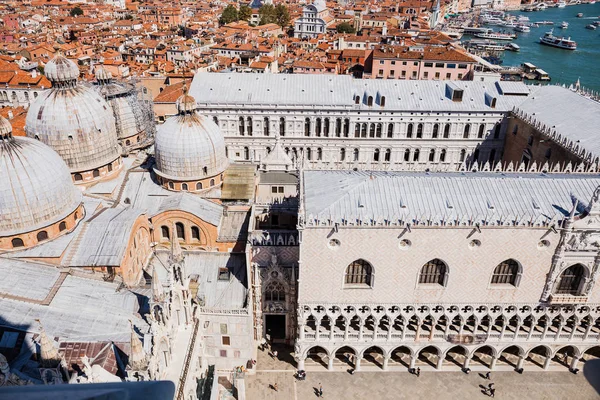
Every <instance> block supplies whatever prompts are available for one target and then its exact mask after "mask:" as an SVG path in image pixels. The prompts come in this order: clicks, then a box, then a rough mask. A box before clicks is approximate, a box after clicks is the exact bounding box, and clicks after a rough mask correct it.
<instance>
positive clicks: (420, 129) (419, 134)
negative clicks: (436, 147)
mask: <svg viewBox="0 0 600 400" xmlns="http://www.w3.org/2000/svg"><path fill="white" fill-rule="evenodd" d="M422 137H423V124H422V123H419V124H418V125H417V139H421V138H422Z"/></svg>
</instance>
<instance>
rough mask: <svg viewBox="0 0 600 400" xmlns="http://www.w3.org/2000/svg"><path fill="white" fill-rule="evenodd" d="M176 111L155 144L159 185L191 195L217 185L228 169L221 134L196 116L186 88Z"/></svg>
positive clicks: (208, 121) (208, 120) (158, 134)
mask: <svg viewBox="0 0 600 400" xmlns="http://www.w3.org/2000/svg"><path fill="white" fill-rule="evenodd" d="M177 110H178V114H177V115H176V116H173V117H170V118H168V119H167V121H166V122H165V123H164V124H163V125H161V126H160V127H159V128H158V131H157V133H156V138H155V140H154V152H155V159H156V166H155V167H154V172H155V173H156V175H157V179H158V181H159V183H160V184H161V185H162V186H164V187H165V188H166V189H169V190H174V191H190V192H197V191H200V190H204V189H208V188H212V187H215V186H218V185H220V184H221V183H222V179H223V171H225V169H227V167H228V166H229V160H228V159H227V156H226V154H225V139H224V138H223V135H222V134H221V130H220V129H219V127H218V126H217V124H215V123H214V122H213V121H212V120H211V119H209V118H207V117H205V116H203V115H200V114H198V113H197V112H196V100H194V98H193V97H192V96H190V95H189V94H188V93H187V87H186V86H185V85H184V88H183V95H182V96H181V97H179V99H178V100H177Z"/></svg>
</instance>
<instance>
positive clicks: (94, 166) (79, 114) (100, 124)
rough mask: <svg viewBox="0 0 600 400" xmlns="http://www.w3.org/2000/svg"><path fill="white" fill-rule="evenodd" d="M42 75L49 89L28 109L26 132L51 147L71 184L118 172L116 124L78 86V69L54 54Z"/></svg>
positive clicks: (103, 105)
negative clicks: (49, 84)
mask: <svg viewBox="0 0 600 400" xmlns="http://www.w3.org/2000/svg"><path fill="white" fill-rule="evenodd" d="M44 73H45V74H46V77H47V78H48V80H50V82H52V89H49V90H45V91H43V92H41V93H40V95H39V96H38V98H37V99H36V100H35V101H34V102H33V103H32V104H31V106H30V107H29V110H28V112H27V118H26V120H25V132H26V133H27V136H28V137H30V138H32V139H37V140H40V141H42V142H43V143H45V144H47V145H48V146H50V147H52V148H53V149H54V150H55V151H56V152H57V153H58V154H59V155H60V156H61V157H62V159H63V160H64V161H65V163H66V164H67V166H68V167H69V170H70V172H71V175H72V177H73V180H74V181H75V183H89V182H93V181H96V180H99V179H102V178H104V177H108V176H111V175H113V174H116V172H117V171H118V170H119V168H120V166H121V158H120V148H119V144H118V141H117V132H116V127H115V118H114V117H113V113H112V109H111V108H110V106H109V105H108V103H107V102H106V101H105V100H104V99H103V98H102V96H101V95H100V94H99V93H97V92H96V91H95V90H94V89H93V88H91V87H88V86H86V85H84V84H82V83H80V82H78V78H79V68H78V67H77V65H76V64H75V63H74V62H73V61H71V60H69V59H67V58H66V57H64V56H63V55H61V54H60V53H59V54H57V55H56V56H55V57H54V58H53V59H52V60H50V61H49V62H48V63H47V64H46V66H45V68H44Z"/></svg>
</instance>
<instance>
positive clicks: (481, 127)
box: [477, 124, 485, 139]
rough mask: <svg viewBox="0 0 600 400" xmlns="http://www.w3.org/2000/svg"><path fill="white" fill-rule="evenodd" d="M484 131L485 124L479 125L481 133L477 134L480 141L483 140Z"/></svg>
mask: <svg viewBox="0 0 600 400" xmlns="http://www.w3.org/2000/svg"><path fill="white" fill-rule="evenodd" d="M484 130H485V125H484V124H481V125H479V132H477V137H478V138H479V139H482V138H483V134H484Z"/></svg>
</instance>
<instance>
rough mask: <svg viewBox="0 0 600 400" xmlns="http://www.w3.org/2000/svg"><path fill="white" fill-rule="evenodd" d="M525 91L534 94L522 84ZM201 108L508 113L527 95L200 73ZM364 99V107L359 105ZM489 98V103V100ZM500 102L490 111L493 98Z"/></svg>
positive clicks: (485, 86) (464, 85)
mask: <svg viewBox="0 0 600 400" xmlns="http://www.w3.org/2000/svg"><path fill="white" fill-rule="evenodd" d="M447 85H454V86H455V87H457V88H460V89H463V90H464V94H463V100H462V101H452V100H451V99H450V98H449V97H448V93H447V92H448V91H447ZM512 86H514V87H515V88H516V87H518V86H521V91H522V92H528V91H529V90H530V89H529V87H528V86H526V85H525V84H523V83H516V84H514V85H512ZM190 94H191V95H192V96H194V98H195V99H196V102H197V104H198V105H199V106H201V107H202V106H203V105H204V106H208V107H210V108H218V107H219V106H239V107H255V106H258V105H268V106H272V107H285V106H292V107H293V106H304V107H308V108H322V107H324V106H325V107H327V106H331V107H334V108H336V107H342V108H351V109H359V110H373V111H400V110H419V111H421V110H422V111H464V112H473V111H487V112H505V111H508V110H510V109H512V107H513V106H515V105H518V104H520V103H522V102H523V100H525V98H526V97H523V96H507V95H502V94H501V93H499V91H498V87H497V86H496V85H495V82H476V81H451V83H450V81H413V80H392V79H353V78H352V77H350V76H348V75H303V74H298V75H294V74H256V75H255V76H254V75H253V76H248V75H247V74H236V73H229V74H225V73H208V72H207V73H198V74H196V75H195V76H194V80H193V81H192V85H191V87H190ZM355 95H356V96H359V97H360V98H361V102H360V104H358V105H355V104H354V98H355ZM486 95H488V99H486ZM490 95H491V96H493V97H496V98H497V101H496V107H495V108H491V105H490V103H489V96H490ZM368 96H373V98H374V99H378V98H380V97H381V96H385V98H386V101H385V107H380V106H379V105H377V104H378V103H377V100H376V101H375V102H374V105H373V106H371V107H369V106H368V105H367V104H366V102H367V98H368Z"/></svg>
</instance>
